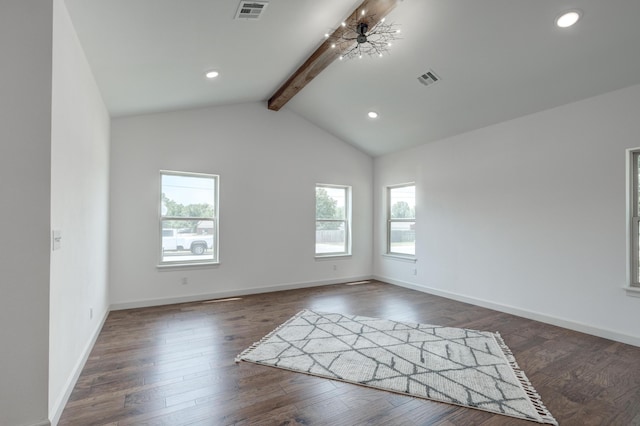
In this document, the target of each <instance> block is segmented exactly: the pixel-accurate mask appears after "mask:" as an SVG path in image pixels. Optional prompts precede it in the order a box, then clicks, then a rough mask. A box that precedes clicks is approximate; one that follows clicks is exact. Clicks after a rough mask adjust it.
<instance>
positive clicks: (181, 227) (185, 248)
mask: <svg viewBox="0 0 640 426" xmlns="http://www.w3.org/2000/svg"><path fill="white" fill-rule="evenodd" d="M215 231H216V230H215V222H214V221H213V220H163V221H162V261H163V262H187V261H194V260H200V261H202V260H213V259H214V255H215V253H214V250H215V247H216V244H215V235H216V232H215Z"/></svg>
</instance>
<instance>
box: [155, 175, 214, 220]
mask: <svg viewBox="0 0 640 426" xmlns="http://www.w3.org/2000/svg"><path fill="white" fill-rule="evenodd" d="M214 200H215V179H213V178H211V177H204V176H203V177H199V176H179V175H170V174H163V175H162V215H163V216H172V217H211V218H213V217H214V212H215V206H214V205H213V203H214Z"/></svg>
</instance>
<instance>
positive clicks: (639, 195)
mask: <svg viewBox="0 0 640 426" xmlns="http://www.w3.org/2000/svg"><path fill="white" fill-rule="evenodd" d="M633 156H634V158H635V160H636V172H635V173H636V181H635V182H634V184H635V185H636V186H637V187H636V189H635V190H636V206H635V208H636V211H635V212H633V216H638V215H639V213H640V185H638V182H640V155H638V153H635V154H633Z"/></svg>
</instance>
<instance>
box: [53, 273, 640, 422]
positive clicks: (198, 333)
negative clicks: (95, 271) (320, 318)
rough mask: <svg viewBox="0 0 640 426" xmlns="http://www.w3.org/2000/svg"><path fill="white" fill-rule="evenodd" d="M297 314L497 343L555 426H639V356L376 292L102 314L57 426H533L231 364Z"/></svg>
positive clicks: (567, 333)
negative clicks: (489, 334) (373, 320)
mask: <svg viewBox="0 0 640 426" xmlns="http://www.w3.org/2000/svg"><path fill="white" fill-rule="evenodd" d="M305 308H307V309H316V310H321V311H334V312H341V313H347V314H359V315H365V316H373V317H380V318H387V319H392V320H397V321H414V322H421V323H428V324H436V325H443V326H450V327H465V328H472V329H478V330H487V331H497V332H500V334H501V335H502V337H503V339H504V340H505V342H506V343H507V345H508V346H509V347H510V348H511V350H512V351H513V353H514V355H515V357H516V360H517V361H518V364H519V365H520V366H521V367H522V368H523V370H524V371H525V372H526V374H527V376H528V377H529V379H530V380H531V382H532V383H533V385H534V387H535V388H536V390H537V391H538V392H539V393H540V395H541V396H542V399H543V401H544V402H545V405H546V406H547V407H548V408H549V410H550V411H551V413H552V414H553V415H554V416H555V417H556V419H557V420H558V421H559V423H560V424H561V425H563V426H564V425H581V426H582V425H613V426H618V425H620V426H627V425H640V348H638V347H633V346H629V345H624V344H622V343H618V342H612V341H610V340H606V339H601V338H598V337H594V336H589V335H586V334H582V333H578V332H574V331H571V330H566V329H563V328H559V327H554V326H551V325H548V324H542V323H539V322H536V321H531V320H527V319H524V318H519V317H516V316H513V315H508V314H505V313H501V312H497V311H493V310H489V309H484V308H480V307H477V306H473V305H469V304H466V303H460V302H456V301H452V300H448V299H445V298H442V297H437V296H433V295H428V294H425V293H420V292H416V291H412V290H408V289H404V288H400V287H396V286H392V285H389V284H385V283H381V282H378V281H371V282H370V283H368V284H361V285H354V286H349V285H332V286H324V287H314V288H307V289H301V290H291V291H283V292H276V293H268V294H257V295H251V296H242V297H241V298H238V299H237V300H233V301H206V302H194V303H183V304H176V305H168V306H157V307H150V308H142V309H130V310H122V311H115V312H111V313H110V315H109V317H108V318H107V320H106V322H105V324H104V327H103V329H102V331H101V333H100V336H99V337H98V339H97V341H96V344H95V346H94V348H93V350H92V352H91V354H90V356H89V358H88V360H87V363H86V365H85V366H84V369H83V371H82V373H81V375H80V377H79V379H78V382H77V384H76V386H75V388H74V390H73V392H72V394H71V397H70V399H69V402H68V403H67V406H66V407H65V410H64V412H63V413H62V417H61V420H60V422H59V424H60V425H63V426H64V425H81V426H87V425H111V426H115V425H117V426H125V425H136V426H137V425H170V426H177V425H194V426H195V425H232V424H238V425H331V426H335V425H345V426H352V425H383V424H384V425H394V426H403V425H442V426H463V425H464V426H466V425H471V424H474V425H482V426H499V425H526V424H532V423H530V422H527V421H524V420H522V421H520V420H518V419H514V418H511V417H505V416H500V415H495V414H491V413H486V412H483V411H479V410H474V409H470V408H463V407H457V406H453V405H450V404H443V403H438V402H433V401H428V400H423V399H419V398H413V397H409V396H406V395H401V394H394V393H388V392H383V391H379V390H375V389H369V388H365V387H360V386H357V385H353V384H349V383H342V382H337V381H333V380H328V379H324V378H319V377H313V376H307V375H303V374H298V373H293V372H290V371H284V370H279V369H276V368H270V367H265V366H260V365H254V364H249V363H241V364H235V363H234V358H235V356H236V355H237V354H239V353H240V352H241V351H243V350H244V349H246V348H247V347H248V346H250V345H251V344H252V343H254V342H256V341H258V340H259V339H260V338H262V337H263V336H264V335H265V334H267V333H269V332H270V331H272V330H273V329H274V328H275V327H276V326H278V325H280V324H281V323H282V322H284V321H286V320H287V319H289V318H290V317H291V316H292V315H294V314H296V313H297V312H299V311H300V310H302V309H305Z"/></svg>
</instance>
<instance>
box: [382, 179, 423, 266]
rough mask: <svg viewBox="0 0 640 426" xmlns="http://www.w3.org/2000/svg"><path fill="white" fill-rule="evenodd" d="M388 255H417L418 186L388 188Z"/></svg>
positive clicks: (410, 184)
mask: <svg viewBox="0 0 640 426" xmlns="http://www.w3.org/2000/svg"><path fill="white" fill-rule="evenodd" d="M387 254H390V255H394V256H406V257H414V256H415V255H416V186H415V184H413V183H409V184H403V185H395V186H389V187H387Z"/></svg>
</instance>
